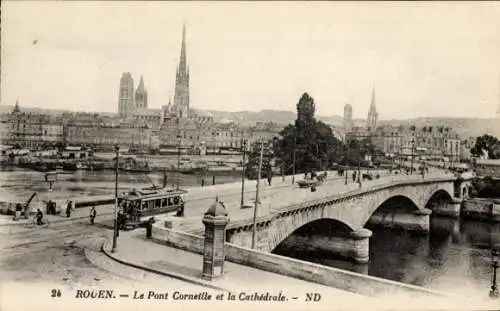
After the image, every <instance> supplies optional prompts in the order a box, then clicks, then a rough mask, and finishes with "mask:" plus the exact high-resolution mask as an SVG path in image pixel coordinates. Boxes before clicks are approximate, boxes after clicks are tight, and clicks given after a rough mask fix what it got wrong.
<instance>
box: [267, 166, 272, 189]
mask: <svg viewBox="0 0 500 311" xmlns="http://www.w3.org/2000/svg"><path fill="white" fill-rule="evenodd" d="M272 180H273V171H272V170H268V171H267V183H268V184H269V186H271V181H272Z"/></svg>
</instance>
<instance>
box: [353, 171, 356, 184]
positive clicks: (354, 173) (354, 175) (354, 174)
mask: <svg viewBox="0 0 500 311" xmlns="http://www.w3.org/2000/svg"><path fill="white" fill-rule="evenodd" d="M355 181H356V171H354V172H352V182H355Z"/></svg>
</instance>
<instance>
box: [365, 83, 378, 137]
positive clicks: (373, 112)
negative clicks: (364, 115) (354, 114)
mask: <svg viewBox="0 0 500 311" xmlns="http://www.w3.org/2000/svg"><path fill="white" fill-rule="evenodd" d="M377 121H378V113H377V106H376V104H375V87H373V89H372V101H371V104H370V110H369V111H368V119H367V120H366V126H367V128H368V130H369V131H373V130H375V128H376V127H377Z"/></svg>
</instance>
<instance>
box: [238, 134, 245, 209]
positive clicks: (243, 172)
mask: <svg viewBox="0 0 500 311" xmlns="http://www.w3.org/2000/svg"><path fill="white" fill-rule="evenodd" d="M241 140H242V144H241V145H242V150H241V153H242V154H243V160H242V161H243V162H242V165H243V169H242V171H241V203H240V206H241V207H243V204H244V203H245V202H244V199H243V197H244V195H245V153H246V150H247V148H246V147H247V141H246V140H245V139H244V138H242V139H241Z"/></svg>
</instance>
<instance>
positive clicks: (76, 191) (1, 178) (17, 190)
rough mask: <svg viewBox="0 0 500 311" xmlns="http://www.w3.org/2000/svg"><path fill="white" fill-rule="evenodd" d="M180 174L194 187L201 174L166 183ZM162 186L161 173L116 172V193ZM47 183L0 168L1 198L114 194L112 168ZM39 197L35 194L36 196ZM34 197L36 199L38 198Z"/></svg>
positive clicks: (221, 179) (224, 179) (225, 178)
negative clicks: (50, 186) (51, 189)
mask: <svg viewBox="0 0 500 311" xmlns="http://www.w3.org/2000/svg"><path fill="white" fill-rule="evenodd" d="M177 176H179V185H180V186H181V188H182V187H193V186H199V185H200V184H201V177H200V176H197V175H189V174H178V175H177V173H176V172H168V173H167V183H168V184H171V185H175V184H176V183H177ZM239 180H241V173H235V174H224V175H221V176H216V177H215V182H216V184H221V183H228V182H234V181H239ZM152 183H154V184H156V185H162V183H163V174H162V173H148V174H145V173H124V172H120V173H119V174H118V190H119V192H122V191H127V190H130V189H132V188H137V189H139V188H142V187H148V186H151V184H152ZM212 183H213V180H212V176H207V177H206V178H205V184H206V185H211V184H212ZM48 190H49V185H48V183H47V182H45V174H44V173H41V172H35V171H32V170H28V169H22V168H16V167H3V168H1V169H0V200H6V201H7V200H21V201H25V200H27V199H28V198H29V196H30V195H31V194H32V193H33V192H37V193H38V194H39V195H40V197H46V196H49V195H50V197H51V198H54V199H57V198H67V197H71V196H88V195H113V194H114V191H115V174H114V172H113V171H112V170H104V171H93V172H91V171H76V172H68V173H67V174H58V177H57V181H56V182H55V183H54V185H53V191H52V192H49V191H48ZM37 198H38V197H37ZM37 198H35V199H37Z"/></svg>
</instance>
